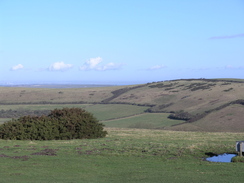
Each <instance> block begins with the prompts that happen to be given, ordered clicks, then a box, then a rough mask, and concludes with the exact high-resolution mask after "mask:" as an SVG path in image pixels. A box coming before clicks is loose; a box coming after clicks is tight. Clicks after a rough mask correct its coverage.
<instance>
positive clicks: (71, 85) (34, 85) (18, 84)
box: [0, 82, 146, 88]
mask: <svg viewBox="0 0 244 183" xmlns="http://www.w3.org/2000/svg"><path fill="white" fill-rule="evenodd" d="M92 83H94V84H92ZM145 83H146V82H104V83H102V82H97V83H96V82H90V83H84V84H82V83H78V82H59V83H57V82H53V83H45V82H36V83H35V82H25V83H22V82H0V86H2V87H23V88H92V87H110V86H122V85H134V84H145Z"/></svg>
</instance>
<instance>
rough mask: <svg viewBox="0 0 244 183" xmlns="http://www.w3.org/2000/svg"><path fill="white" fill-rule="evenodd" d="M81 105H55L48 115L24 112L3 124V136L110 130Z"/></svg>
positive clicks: (75, 135) (59, 136) (62, 136)
mask: <svg viewBox="0 0 244 183" xmlns="http://www.w3.org/2000/svg"><path fill="white" fill-rule="evenodd" d="M103 127H104V125H103V124H102V123H100V122H99V121H98V120H97V119H96V118H95V117H94V116H93V115H92V114H91V113H89V112H87V111H85V110H83V109H81V108H63V109H55V110H53V111H51V112H50V114H49V115H47V116H44V115H43V116H23V117H20V118H18V119H12V120H11V121H8V122H6V123H4V124H2V125H0V139H10V140H69V139H84V138H86V139H92V138H102V137H105V136H106V134H107V132H106V131H104V130H103Z"/></svg>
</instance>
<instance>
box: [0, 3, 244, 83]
mask: <svg viewBox="0 0 244 183" xmlns="http://www.w3.org/2000/svg"><path fill="white" fill-rule="evenodd" d="M243 50H244V0H170V1H168V0H123V1H122V0H89V1H88V0H0V63H1V65H0V83H9V82H22V83H28V82H36V83H38V82H44V83H45V82H46V83H47V82H58V83H62V82H77V83H113V84H121V83H146V82H153V81H163V80H169V79H187V78H242V79H244V51H243Z"/></svg>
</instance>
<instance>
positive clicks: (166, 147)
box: [0, 128, 244, 183]
mask: <svg viewBox="0 0 244 183" xmlns="http://www.w3.org/2000/svg"><path fill="white" fill-rule="evenodd" d="M106 130H107V131H108V136H107V137H106V138H102V139H91V140H86V139H84V140H69V141H66V140H65V141H61V140H60V141H10V140H0V169H1V171H0V176H1V183H5V182H6V183H7V182H8V183H9V182H16V183H19V182H20V183H22V182H23V183H28V182H37V183H44V182H99V183H103V182H189V181H192V182H242V180H243V178H244V175H243V168H244V164H243V163H213V162H207V161H204V158H205V157H207V155H206V154H208V153H225V152H232V153H233V152H235V141H236V140H239V139H240V138H241V137H243V135H244V134H243V133H205V132H204V133H203V132H173V131H163V130H146V129H118V128H117V129H116V128H106Z"/></svg>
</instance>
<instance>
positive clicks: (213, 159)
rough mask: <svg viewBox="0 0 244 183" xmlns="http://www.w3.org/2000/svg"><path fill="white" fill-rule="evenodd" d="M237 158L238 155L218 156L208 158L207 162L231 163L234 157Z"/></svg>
mask: <svg viewBox="0 0 244 183" xmlns="http://www.w3.org/2000/svg"><path fill="white" fill-rule="evenodd" d="M235 156H237V155H236V154H227V153H225V154H220V155H217V156H213V157H209V158H206V160H207V161H211V162H221V163H230V162H231V159H232V158H233V157H235Z"/></svg>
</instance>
